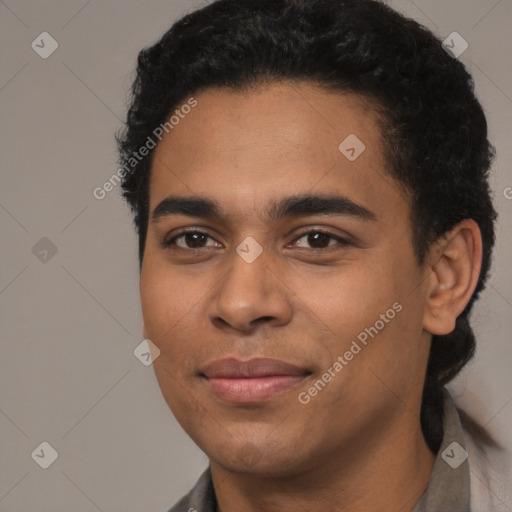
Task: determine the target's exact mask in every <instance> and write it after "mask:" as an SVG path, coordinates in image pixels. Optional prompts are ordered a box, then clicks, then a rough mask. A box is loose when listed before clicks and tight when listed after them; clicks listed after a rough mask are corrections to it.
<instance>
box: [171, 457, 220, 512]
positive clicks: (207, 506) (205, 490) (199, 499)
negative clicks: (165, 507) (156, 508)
mask: <svg viewBox="0 0 512 512" xmlns="http://www.w3.org/2000/svg"><path fill="white" fill-rule="evenodd" d="M215 510H216V500H215V492H214V489H213V483H212V478H211V473H210V468H209V467H208V468H207V469H206V470H205V471H204V472H203V474H202V475H201V476H200V477H199V480H198V481H197V483H196V484H195V485H194V487H193V488H192V489H191V490H190V492H189V493H188V494H186V495H185V496H183V498H181V499H180V500H179V501H178V502H177V503H176V504H175V505H174V506H173V507H172V508H171V509H169V511H168V512H215Z"/></svg>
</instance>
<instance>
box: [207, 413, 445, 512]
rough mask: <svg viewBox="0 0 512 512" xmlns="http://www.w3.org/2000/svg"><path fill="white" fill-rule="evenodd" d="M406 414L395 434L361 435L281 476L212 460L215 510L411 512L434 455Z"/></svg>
mask: <svg viewBox="0 0 512 512" xmlns="http://www.w3.org/2000/svg"><path fill="white" fill-rule="evenodd" d="M408 414H409V416H410V418H406V421H404V419H403V418H402V422H401V428H399V429H394V432H393V434H390V433H389V432H387V433H386V432H382V433H381V434H382V435H380V436H375V437H374V438H373V439H374V440H375V442H374V443H368V439H369V438H368V436H363V435H360V436H359V437H360V439H361V442H360V443H355V444H354V443H350V445H351V446H350V448H346V447H345V448H340V449H339V450H338V451H334V452H331V454H332V455H331V456H330V457H329V459H328V460H326V459H325V458H324V459H323V460H322V461H321V463H318V464H313V465H311V466H310V467H309V469H308V470H304V471H302V472H300V473H295V474H292V475H287V476H284V477H283V476H276V475H272V474H268V473H266V474H262V473H261V472H260V473H257V474H254V473H251V474H249V473H237V472H233V471H229V470H227V469H225V468H223V467H222V466H220V465H218V464H216V463H215V462H213V461H211V463H210V467H211V472H212V480H213V484H214V487H215V493H216V496H217V503H218V508H217V512H256V511H258V512H261V511H262V510H264V511H265V512H278V511H279V512H292V511H294V512H295V511H296V510H308V511H309V512H317V511H318V512H320V511H322V512H325V510H338V511H340V512H356V511H361V510H365V511H366V512H373V511H375V512H377V511H379V512H384V511H388V510H389V511H390V512H396V511H397V510H400V511H401V512H410V511H411V510H412V509H413V508H414V506H415V504H416V503H417V502H418V500H419V499H420V497H421V495H422V494H423V492H424V491H425V489H426V487H427V485H428V482H429V479H430V475H431V473H432V468H433V465H434V462H435V455H434V454H433V453H432V452H431V451H430V450H429V448H428V447H427V445H426V443H425V440H424V438H423V435H422V432H421V427H420V424H419V421H418V418H417V417H416V416H414V415H412V414H411V413H408ZM360 434H361V433H360ZM370 439H371V438H370Z"/></svg>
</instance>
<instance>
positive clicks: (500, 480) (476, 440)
mask: <svg viewBox="0 0 512 512" xmlns="http://www.w3.org/2000/svg"><path fill="white" fill-rule="evenodd" d="M458 413H459V417H460V421H461V426H462V436H463V439H464V444H465V448H466V451H467V452H468V463H469V472H470V492H471V498H470V503H471V512H488V511H490V510H492V511H493V512H510V504H511V503H512V494H511V488H512V472H511V469H512V468H511V464H510V455H511V454H510V451H509V450H507V449H506V448H505V447H503V446H500V445H499V444H498V443H497V442H496V441H495V440H494V439H492V437H491V436H490V435H489V434H488V433H487V431H486V430H485V428H483V427H482V426H480V425H479V424H478V423H476V422H475V421H474V420H473V419H472V418H471V417H470V416H469V415H467V414H466V413H465V412H464V411H463V410H460V409H458Z"/></svg>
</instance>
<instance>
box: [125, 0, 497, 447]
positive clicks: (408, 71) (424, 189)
mask: <svg viewBox="0 0 512 512" xmlns="http://www.w3.org/2000/svg"><path fill="white" fill-rule="evenodd" d="M277 81H288V82H293V81H307V82H309V83H313V84H316V85H319V86H322V87H326V88H328V89H330V90H335V91H339V92H349V93H356V94H358V95H363V96H364V97H366V98H367V99H369V100H371V102H372V104H374V105H375V106H376V107H375V108H376V111H378V112H379V114H380V116H379V118H382V119H383V121H382V123H381V124H382V125H381V131H382V137H383V142H384V145H385V157H386V159H387V162H388V164H389V172H390V174H391V175H392V177H393V178H395V180H396V182H397V184H399V185H400V186H402V187H405V189H406V190H408V192H409V193H410V196H411V198H412V207H411V223H412V228H413V240H412V243H413V246H414V249H415V252H416V255H417V259H418V262H419V264H423V263H424V260H425V257H426V254H427V251H428V249H429V247H430V245H431V244H432V243H433V242H434V241H435V240H437V239H439V237H441V236H442V235H443V234H445V233H446V232H448V231H449V230H450V229H451V228H453V227H454V226H455V225H456V224H457V223H459V222H460V221H461V220H463V219H467V218H471V219H474V220H475V221H476V222H477V224H478V226H479V228H480V231H481V234H482V239H483V261H482V269H481V273H480V278H479V281H478V284H477V287H476V290H475V292H474V294H473V296H472V297H471V300H470V301H469V303H468V304H467V306H466V308H465V309H464V311H463V312H462V313H461V314H460V316H459V317H458V318H457V322H456V327H455V329H454V331H453V332H452V333H450V334H448V335H445V336H433V339H432V347H431V351H430V356H429V361H428V366H427V371H426V379H425V386H424V391H423V397H422V408H421V425H422V430H423V434H424V437H425V439H426V442H427V444H428V446H429V447H430V449H431V450H432V451H433V452H434V453H436V452H437V451H438V449H439V446H440V443H441V440H442V435H443V427H442V421H443V394H442V393H443V386H444V385H445V384H446V383H447V382H449V381H450V380H451V379H452V378H453V377H454V376H455V375H457V373H458V372H459V371H460V370H461V369H462V367H463V366H464V365H465V364H466V363H467V362H468V361H469V360H470V359H471V358H472V357H473V354H474V351H475V337H474V334H473V331H472V329H471V327H470V325H469V313H470V310H471V308H472V305H473V303H474V301H475V300H476V299H477V297H478V295H479V293H480V292H481V290H483V288H484V284H485V281H486V278H487V275H488V272H489V266H490V262H491V252H492V247H493V245H494V236H495V235H494V221H495V219H496V212H495V210H494V207H493V204H492V199H491V194H490V188H489V183H488V175H489V168H490V166H491V162H492V160H493V158H494V148H493V146H492V145H491V144H490V143H489V141H488V138H487V122H486V119H485V116H484V112H483V110H482V107H481V105H480V103H479V101H478V100H477V98H476V96H475V93H474V83H473V79H472V77H471V75H470V74H469V73H468V72H467V71H466V69H465V67H464V65H463V64H462V63H461V62H460V61H459V60H457V59H456V58H454V57H453V56H451V55H450V54H448V53H447V51H445V49H444V48H443V46H442V43H441V41H440V40H439V39H437V38H436V37H435V36H434V35H433V34H432V33H431V32H430V31H429V30H427V29H426V28H424V27H423V26H421V25H419V24H418V23H417V22H415V21H414V20H411V19H408V18H406V17H404V16H402V15H401V14H399V13H397V12H396V11H394V10H392V9H391V8H389V7H388V6H387V5H385V4H383V3H381V2H379V1H377V0H217V1H214V2H213V3H211V4H209V5H207V6H205V7H203V8H201V9H198V10H196V11H194V12H191V13H189V14H187V15H186V16H184V17H183V18H181V19H180V20H178V21H177V22H176V23H175V24H174V25H173V26H172V27H171V29H170V30H169V31H168V32H167V33H165V34H164V35H163V36H162V38H161V39H160V40H159V41H158V42H157V43H156V44H154V45H153V46H151V47H149V48H146V49H144V50H142V51H141V52H140V54H139V57H138V68H137V76H136V79H135V81H134V84H133V90H132V103H131V107H130V109H129V112H128V116H127V123H126V126H125V127H124V129H123V130H122V131H121V132H120V133H119V134H118V135H117V141H118V146H119V152H120V162H121V165H125V166H126V163H127V162H128V161H130V159H132V165H133V155H134V153H136V152H137V151H138V150H139V148H141V147H142V146H144V145H145V143H146V141H147V140H148V136H151V134H152V133H153V131H154V130H155V128H156V127H158V126H159V125H161V124H163V123H165V122H166V120H167V119H168V116H169V115H170V114H171V113H172V112H173V110H174V109H176V108H178V107H179V105H180V104H181V103H185V102H186V101H187V99H189V98H190V97H191V95H192V94H197V93H198V92H200V91H201V90H204V89H207V88H212V87H224V88H231V89H233V90H241V89H249V88H251V87H255V86H258V85H262V84H266V83H272V82H277ZM152 154H153V151H150V153H149V155H148V157H147V158H144V159H141V160H140V161H137V162H136V165H134V167H133V170H132V172H129V173H126V175H125V176H124V179H123V181H122V192H123V196H124V198H125V199H126V201H127V202H128V204H129V205H130V207H131V209H132V212H133V213H134V221H135V226H136V229H137V232H138V236H139V263H140V265H142V260H143V256H144V247H145V240H146V234H147V228H148V215H149V197H148V185H149V175H150V170H151V157H152ZM125 168H126V167H125Z"/></svg>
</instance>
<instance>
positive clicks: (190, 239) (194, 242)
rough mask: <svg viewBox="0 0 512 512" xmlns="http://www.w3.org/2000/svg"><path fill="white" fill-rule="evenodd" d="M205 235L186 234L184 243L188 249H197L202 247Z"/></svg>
mask: <svg viewBox="0 0 512 512" xmlns="http://www.w3.org/2000/svg"><path fill="white" fill-rule="evenodd" d="M206 238H207V235H205V234H203V233H187V234H186V235H185V241H186V243H187V246H188V247H192V248H194V249H197V248H198V247H204V243H205V242H206Z"/></svg>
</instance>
